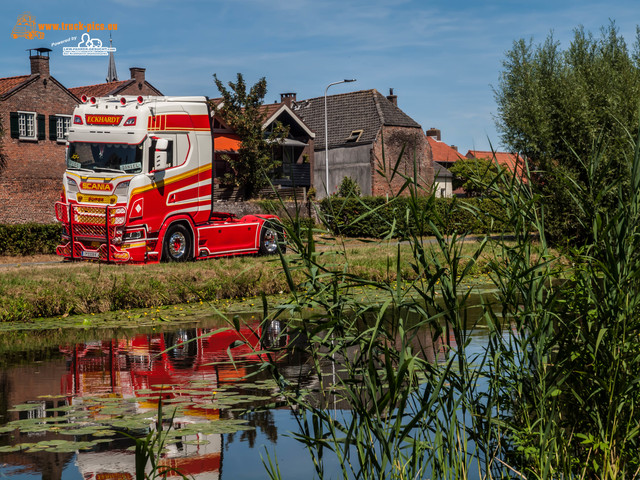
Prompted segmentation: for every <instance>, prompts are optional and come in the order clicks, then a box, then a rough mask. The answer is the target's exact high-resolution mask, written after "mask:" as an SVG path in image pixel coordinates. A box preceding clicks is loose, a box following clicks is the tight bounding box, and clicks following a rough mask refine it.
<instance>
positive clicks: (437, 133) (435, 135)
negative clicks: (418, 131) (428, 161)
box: [427, 127, 442, 141]
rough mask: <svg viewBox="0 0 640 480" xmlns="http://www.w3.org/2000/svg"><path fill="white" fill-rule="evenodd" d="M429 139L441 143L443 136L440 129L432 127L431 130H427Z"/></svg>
mask: <svg viewBox="0 0 640 480" xmlns="http://www.w3.org/2000/svg"><path fill="white" fill-rule="evenodd" d="M427 137H431V138H435V139H436V140H437V141H440V139H441V138H442V135H441V133H440V130H439V129H437V128H434V127H431V128H430V129H429V130H427Z"/></svg>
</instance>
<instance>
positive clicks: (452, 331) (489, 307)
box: [264, 137, 640, 479]
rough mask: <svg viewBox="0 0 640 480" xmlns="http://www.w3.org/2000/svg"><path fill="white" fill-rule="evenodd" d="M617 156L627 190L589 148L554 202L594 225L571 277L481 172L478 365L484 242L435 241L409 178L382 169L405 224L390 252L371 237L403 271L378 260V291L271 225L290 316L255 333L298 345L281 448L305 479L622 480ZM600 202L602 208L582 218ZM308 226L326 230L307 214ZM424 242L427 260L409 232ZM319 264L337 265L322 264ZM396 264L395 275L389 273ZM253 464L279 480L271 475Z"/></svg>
mask: <svg viewBox="0 0 640 480" xmlns="http://www.w3.org/2000/svg"><path fill="white" fill-rule="evenodd" d="M629 143H630V149H631V150H632V152H633V153H632V154H631V155H629V158H628V159H627V165H628V168H629V174H630V175H629V176H630V182H628V183H625V180H628V179H622V178H618V179H617V180H616V182H614V183H611V180H610V179H609V178H608V177H607V176H606V175H604V174H603V172H606V171H607V168H608V165H607V164H605V163H603V157H602V156H601V155H600V154H599V152H600V151H601V150H600V149H599V148H596V149H595V153H594V154H593V155H592V156H591V157H590V158H588V159H582V167H583V169H584V170H585V172H586V174H587V178H588V179H589V181H588V182H587V186H586V187H582V186H579V185H577V184H576V185H573V189H572V191H571V192H570V194H571V196H572V198H573V200H574V202H575V208H576V211H582V212H583V213H584V212H587V211H596V212H598V213H597V214H596V215H594V216H593V218H591V219H590V220H589V222H590V223H589V224H588V225H585V228H587V229H590V231H591V232H592V233H593V238H594V239H595V240H594V242H593V243H592V244H590V245H588V246H586V247H584V248H582V249H580V250H577V249H573V250H570V251H568V252H567V255H568V256H569V258H570V259H571V261H572V262H573V264H572V265H571V266H570V267H566V266H565V267H562V263H561V262H559V261H558V260H559V258H558V255H557V254H556V253H555V252H554V251H552V250H551V249H550V248H549V246H548V244H547V241H546V238H545V211H544V209H543V208H542V207H541V206H540V205H541V202H540V201H539V197H538V194H537V193H536V191H534V190H533V189H532V184H531V182H529V181H528V180H527V176H528V172H526V171H525V173H524V177H523V178H521V177H520V175H516V174H515V173H512V172H509V171H506V170H505V169H504V168H501V167H500V166H499V165H497V169H498V174H497V175H496V176H495V177H494V178H493V179H492V180H491V181H490V182H489V183H488V184H483V185H482V190H483V191H488V192H491V197H490V198H491V199H492V201H494V202H496V203H497V204H499V206H500V209H499V210H500V211H503V212H505V213H504V214H503V217H502V218H500V221H501V223H502V224H503V225H505V227H504V234H503V235H502V236H497V237H495V236H494V237H492V239H491V242H495V245H496V247H497V254H496V255H495V256H494V258H493V260H492V261H490V262H489V266H488V271H489V282H490V284H491V287H492V288H493V293H492V294H490V295H488V294H485V295H484V296H483V315H482V321H483V322H484V324H486V325H487V326H488V330H489V344H488V347H487V348H486V349H484V350H480V351H478V349H474V348H473V345H472V344H471V340H470V337H469V331H470V330H471V329H472V328H473V327H474V326H476V321H477V320H475V319H474V318H475V317H473V316H471V315H470V314H469V306H470V302H469V299H470V296H471V292H472V289H470V288H468V287H469V285H468V283H465V279H466V277H467V276H468V275H469V274H470V273H471V272H472V269H473V266H474V263H475V262H477V261H478V259H480V258H481V257H482V254H483V250H484V249H485V248H486V247H487V245H488V243H489V242H490V239H489V238H488V237H487V238H485V239H484V241H482V242H480V243H477V244H475V245H474V246H473V248H472V251H471V252H469V251H468V250H463V247H462V246H463V244H464V242H465V239H466V234H465V232H457V233H454V234H453V235H450V236H445V235H443V234H441V233H440V232H441V231H442V229H441V228H440V226H441V225H444V224H445V223H446V220H447V219H446V215H443V216H441V215H439V214H438V212H437V211H435V209H433V208H431V206H430V203H429V201H431V202H432V201H433V195H432V194H431V196H429V192H425V191H421V190H420V188H421V187H420V182H418V181H416V180H415V178H416V176H417V175H416V173H415V172H414V176H413V177H409V176H405V175H403V174H401V173H400V172H397V171H395V170H391V175H392V176H402V177H403V178H404V180H405V184H404V186H403V188H402V189H401V191H400V193H402V194H405V195H407V196H408V198H409V200H408V201H407V202H406V205H407V207H406V211H405V212H403V215H405V216H406V217H407V218H408V219H410V220H411V221H404V222H402V225H404V226H405V227H404V228H405V230H404V231H403V232H401V235H397V233H398V232H396V231H395V229H396V228H398V227H397V224H395V223H392V224H391V225H390V226H389V228H388V232H387V238H392V237H395V236H400V237H401V238H405V239H407V242H408V244H409V245H410V254H409V258H408V259H406V260H405V257H404V256H406V255H407V254H406V252H405V251H403V250H402V249H401V248H400V246H398V248H397V253H396V256H395V258H394V259H393V260H392V259H388V265H389V267H388V268H387V270H388V271H389V272H390V270H391V265H394V266H396V268H397V271H396V272H395V275H394V279H393V280H391V279H390V278H381V279H370V278H363V277H361V276H358V275H357V273H353V271H352V270H350V269H349V267H348V265H349V254H348V251H347V249H346V248H345V247H344V245H343V246H342V248H336V249H335V250H334V251H331V252H329V251H327V250H320V249H318V248H317V243H316V238H317V234H318V233H320V231H314V230H312V229H311V228H309V226H304V225H303V224H302V223H301V222H299V221H297V219H296V218H289V219H287V222H285V225H286V229H287V230H286V233H287V239H288V241H289V243H290V244H291V246H292V247H293V248H292V249H293V250H294V251H295V252H297V255H296V256H282V255H281V257H280V258H281V262H282V267H283V270H284V273H285V277H286V278H287V281H288V283H289V289H290V291H291V292H292V294H291V299H290V301H289V302H288V303H286V304H284V305H276V306H272V307H271V308H270V309H269V311H268V316H267V318H268V319H269V318H271V319H273V318H280V317H282V316H287V317H290V318H292V319H293V320H291V321H289V327H288V332H287V334H288V335H289V336H290V337H291V336H293V337H295V336H304V337H305V338H307V339H308V341H309V345H308V346H307V347H305V348H306V350H307V351H308V353H309V355H310V358H311V367H312V368H311V371H312V376H313V377H314V379H315V388H313V389H311V390H308V389H301V388H298V387H297V386H296V385H295V384H294V385H283V386H282V387H283V392H284V393H285V394H286V398H287V399H288V402H289V404H290V406H291V408H292V412H293V413H294V414H295V416H296V419H297V421H298V431H297V432H293V435H294V436H295V438H296V439H297V440H298V441H300V442H301V443H302V444H304V445H305V446H306V447H307V449H308V451H309V454H310V457H311V458H312V460H313V463H314V466H315V470H316V475H317V476H318V477H319V478H326V477H335V472H327V471H326V470H325V464H326V460H327V458H328V457H329V456H333V457H334V458H337V460H338V463H339V465H340V468H341V470H340V472H339V476H341V477H343V478H363V479H367V478H372V479H373V478H376V479H380V478H393V479H396V478H412V479H414V478H469V477H475V478H541V479H551V478H559V477H563V478H603V479H604V478H623V477H624V478H631V477H637V476H638V474H639V473H640V456H639V455H638V453H637V452H638V451H639V450H640V448H639V447H640V445H638V442H639V436H638V433H640V427H639V425H640V415H639V412H638V405H639V403H638V402H639V401H640V390H639V389H638V388H637V381H638V377H639V374H640V348H638V342H637V339H638V334H639V333H640V315H639V313H640V311H639V310H640V254H639V253H638V252H639V251H640V250H639V249H638V247H639V245H638V239H639V238H640V235H638V225H639V224H640V149H639V145H640V137H638V138H635V139H631V138H630V142H629ZM525 170H526V169H525ZM605 178H607V183H605V182H604V179H605ZM478 181H479V182H481V179H478ZM610 194H614V195H616V196H617V204H616V208H614V209H609V210H608V211H606V212H603V211H602V209H598V208H596V209H594V210H590V209H592V208H593V206H594V205H595V206H598V204H599V202H602V201H603V199H604V197H605V196H606V195H610ZM425 195H427V198H428V200H427V202H426V206H424V205H425V202H424V200H421V202H420V207H418V204H419V202H418V199H419V198H420V197H423V196H425ZM333 208H339V206H334V207H333ZM454 208H455V205H454ZM458 208H460V207H458ZM464 208H472V207H469V206H467V207H464ZM363 212H364V213H362V214H361V215H360V217H359V218H358V219H357V221H359V222H362V221H363V220H365V221H366V219H367V218H372V219H373V218H375V209H367V208H366V206H365V205H364V204H363ZM580 218H589V217H588V215H587V216H580ZM320 220H321V221H322V222H323V225H325V228H326V226H327V225H328V222H327V221H326V219H325V218H323V216H322V212H320ZM426 226H428V227H429V230H430V231H433V232H434V235H435V241H434V242H433V243H432V242H426V241H425V239H424V238H423V237H422V236H421V235H420V233H419V232H423V231H425V228H424V227H426ZM325 231H326V230H325ZM507 239H508V241H507ZM463 252H465V253H463ZM327 255H335V258H340V261H339V262H323V261H322V259H323V257H326V256H327ZM405 261H406V262H408V263H409V264H410V265H411V269H412V273H413V275H411V276H407V275H403V274H402V272H400V267H399V265H401V264H402V263H403V262H405ZM294 278H296V279H299V278H302V280H301V281H298V280H294ZM425 331H427V332H429V334H428V335H426V336H425V335H424V333H423V332H425ZM272 368H273V372H274V374H275V375H276V378H278V376H279V373H278V369H277V366H276V365H273V367H272ZM301 374H302V372H301ZM264 463H265V467H266V468H267V471H268V474H269V476H270V477H271V478H280V470H279V463H278V459H277V458H271V457H268V461H265V462H264Z"/></svg>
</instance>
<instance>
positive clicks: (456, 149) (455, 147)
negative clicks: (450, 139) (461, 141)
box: [450, 145, 458, 152]
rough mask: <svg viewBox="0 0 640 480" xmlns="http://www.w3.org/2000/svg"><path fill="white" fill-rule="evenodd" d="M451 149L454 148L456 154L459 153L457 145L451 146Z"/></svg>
mask: <svg viewBox="0 0 640 480" xmlns="http://www.w3.org/2000/svg"><path fill="white" fill-rule="evenodd" d="M450 147H451V148H453V149H454V150H455V151H456V152H457V151H458V146H457V145H450Z"/></svg>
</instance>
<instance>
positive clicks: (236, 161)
mask: <svg viewBox="0 0 640 480" xmlns="http://www.w3.org/2000/svg"><path fill="white" fill-rule="evenodd" d="M213 78H214V80H215V83H216V87H218V90H219V91H220V94H221V95H222V105H221V106H220V107H219V108H218V109H217V113H219V114H220V116H221V117H222V118H223V119H224V121H225V122H226V123H227V125H228V126H229V127H230V128H232V129H233V130H234V132H235V133H236V134H237V135H238V136H239V137H240V139H241V141H242V144H241V146H240V149H239V151H238V156H237V157H235V158H234V157H231V156H226V157H225V159H226V160H227V161H228V162H229V164H230V166H231V170H232V172H233V174H232V178H230V179H228V180H231V181H232V182H233V183H235V184H236V185H237V186H240V187H242V188H243V189H244V196H245V197H246V198H252V197H254V196H255V195H257V193H258V192H259V191H260V189H261V188H263V187H265V186H267V185H269V174H270V173H271V172H272V171H273V170H274V169H275V168H277V167H278V166H279V162H276V161H275V160H274V159H273V155H272V149H273V148H274V146H276V145H278V144H280V143H281V142H282V141H283V140H284V138H286V136H287V135H288V130H287V129H286V128H284V127H283V126H282V125H281V124H279V123H278V124H276V125H275V126H274V128H273V129H272V130H271V131H270V132H268V133H267V132H265V131H264V122H265V120H266V116H267V115H266V110H265V109H264V108H263V103H264V97H265V95H266V94H267V81H266V79H265V78H264V77H262V78H260V79H259V80H258V82H257V83H256V84H255V85H253V86H252V87H251V88H250V89H249V91H247V85H246V83H245V81H244V78H243V76H242V74H241V73H238V75H237V79H236V82H235V83H233V82H229V83H228V84H227V85H228V88H227V86H225V85H224V83H223V82H222V81H221V80H219V79H218V77H217V75H216V74H214V75H213Z"/></svg>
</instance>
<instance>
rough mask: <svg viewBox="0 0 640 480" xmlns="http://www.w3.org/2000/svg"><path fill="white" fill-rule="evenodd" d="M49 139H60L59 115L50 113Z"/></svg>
mask: <svg viewBox="0 0 640 480" xmlns="http://www.w3.org/2000/svg"><path fill="white" fill-rule="evenodd" d="M49 140H58V117H56V116H55V115H49Z"/></svg>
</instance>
